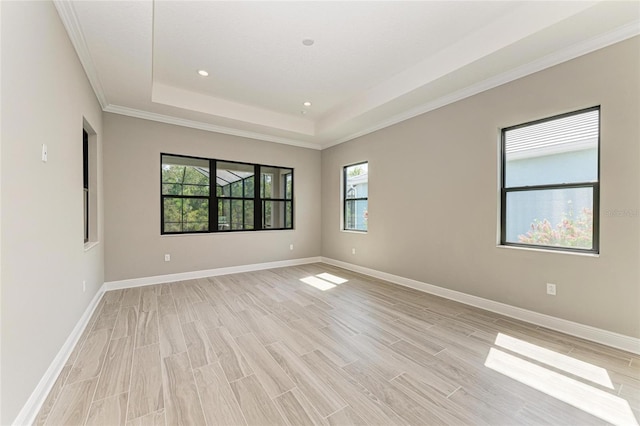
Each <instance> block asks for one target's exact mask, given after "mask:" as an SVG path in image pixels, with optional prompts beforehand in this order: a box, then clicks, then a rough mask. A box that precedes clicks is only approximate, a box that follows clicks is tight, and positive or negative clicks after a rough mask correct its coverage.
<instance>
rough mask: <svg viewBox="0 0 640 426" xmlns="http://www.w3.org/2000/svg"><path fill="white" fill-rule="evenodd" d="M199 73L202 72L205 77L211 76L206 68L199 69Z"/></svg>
mask: <svg viewBox="0 0 640 426" xmlns="http://www.w3.org/2000/svg"><path fill="white" fill-rule="evenodd" d="M198 74H200V75H201V76H203V77H208V76H209V73H208V72H206V71H205V70H198Z"/></svg>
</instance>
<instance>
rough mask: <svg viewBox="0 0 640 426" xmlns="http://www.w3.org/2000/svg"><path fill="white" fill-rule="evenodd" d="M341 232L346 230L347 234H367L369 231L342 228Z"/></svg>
mask: <svg viewBox="0 0 640 426" xmlns="http://www.w3.org/2000/svg"><path fill="white" fill-rule="evenodd" d="M340 232H344V233H346V234H357V235H367V233H368V232H369V231H352V230H349V229H341V230H340Z"/></svg>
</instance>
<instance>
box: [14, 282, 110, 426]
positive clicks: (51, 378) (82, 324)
mask: <svg viewBox="0 0 640 426" xmlns="http://www.w3.org/2000/svg"><path fill="white" fill-rule="evenodd" d="M104 292H105V288H104V285H103V286H101V287H100V289H98V292H97V293H96V295H95V296H93V299H91V302H89V306H87V309H85V311H84V313H83V314H82V316H81V317H80V319H79V320H78V323H77V324H76V326H75V327H74V328H73V330H72V331H71V334H70V335H69V337H67V340H66V341H65V342H64V344H63V345H62V348H60V351H58V354H57V355H56V357H55V358H54V359H53V362H51V364H50V365H49V368H48V369H47V371H46V372H45V373H44V376H42V379H40V382H39V383H38V386H36V388H35V390H34V391H33V392H32V393H31V396H30V397H29V399H28V400H27V402H26V403H25V404H24V406H23V407H22V410H20V412H19V413H18V416H17V417H16V419H15V420H14V421H13V424H14V425H31V424H33V422H34V421H35V419H36V416H37V415H38V412H39V411H40V408H41V407H42V404H44V401H45V399H46V398H47V395H49V392H51V389H52V388H53V385H54V384H55V382H56V379H57V378H58V376H59V375H60V373H61V372H62V369H63V368H64V365H65V364H66V363H67V360H68V359H69V356H70V355H71V352H72V351H73V348H75V346H76V345H77V344H78V341H79V340H80V336H82V333H83V332H84V329H85V328H86V327H87V324H89V320H90V319H91V316H92V315H93V312H94V311H95V309H96V307H97V306H98V303H99V302H100V299H101V298H102V295H103V294H104Z"/></svg>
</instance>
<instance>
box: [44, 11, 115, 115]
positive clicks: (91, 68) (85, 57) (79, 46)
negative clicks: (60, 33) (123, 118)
mask: <svg viewBox="0 0 640 426" xmlns="http://www.w3.org/2000/svg"><path fill="white" fill-rule="evenodd" d="M53 4H54V6H55V7H56V10H57V11H58V15H59V16H60V20H61V21H62V24H63V25H64V27H65V29H66V30H67V34H68V35H69V39H70V40H71V44H73V47H74V48H75V50H76V54H77V55H78V58H79V59H80V63H81V64H82V68H84V72H85V74H86V75H87V78H88V79H89V84H91V87H92V88H93V92H94V93H95V94H96V97H97V98H98V102H100V106H101V107H102V109H104V108H106V107H107V106H108V105H109V102H108V101H107V97H106V95H105V93H104V89H103V88H102V83H101V82H100V77H98V72H97V70H96V66H95V65H94V63H93V59H92V58H91V53H89V48H88V47H87V42H86V40H85V39H84V35H83V33H82V27H81V26H80V23H79V22H78V16H77V15H76V12H75V10H74V9H73V4H72V2H71V1H68V0H53Z"/></svg>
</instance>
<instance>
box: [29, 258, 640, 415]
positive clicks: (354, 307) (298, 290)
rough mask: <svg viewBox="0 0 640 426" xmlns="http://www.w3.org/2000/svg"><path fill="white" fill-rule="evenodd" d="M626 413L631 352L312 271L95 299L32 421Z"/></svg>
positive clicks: (636, 373)
mask: <svg viewBox="0 0 640 426" xmlns="http://www.w3.org/2000/svg"><path fill="white" fill-rule="evenodd" d="M639 419H640V356H637V355H634V354H631V353H628V352H624V351H621V350H617V349H612V348H609V347H606V346H602V345H599V344H595V343H591V342H588V341H585V340H581V339H577V338H574V337H570V336H567V335H564V334H562V333H558V332H555V331H551V330H546V329H542V328H540V327H537V326H535V325H531V324H528V323H524V322H521V321H517V320H513V319H509V318H507V317H503V316H500V315H497V314H493V313H490V312H487V311H484V310H481V309H476V308H473V307H470V306H467V305H463V304H460V303H456V302H453V301H450V300H446V299H442V298H439V297H435V296H432V295H429V294H426V293H422V292H419V291H415V290H412V289H409V288H405V287H401V286H397V285H394V284H390V283H386V282H383V281H379V280H376V279H373V278H370V277H365V276H362V275H358V274H354V273H351V272H348V271H345V270H343V269H339V268H335V267H331V266H328V265H324V264H311V265H304V266H298V267H288V268H280V269H272V270H265V271H259V272H249V273H243V274H235V275H226V276H218V277H211V278H205V279H197V280H190V281H183V282H175V283H170V284H160V285H153V286H147V287H139V288H132V289H126V290H116V291H110V292H107V293H105V295H104V297H103V298H102V300H101V302H100V304H99V306H98V308H97V309H96V312H95V315H94V316H93V318H92V319H91V321H90V323H89V325H88V326H87V328H86V330H85V332H84V334H83V336H82V338H81V340H80V342H79V343H78V345H77V347H76V348H75V350H74V351H73V354H72V355H71V357H70V359H69V360H68V362H67V365H66V366H65V367H64V369H63V371H62V373H61V375H60V377H59V378H58V380H57V382H56V383H55V385H54V387H53V389H52V391H51V393H50V395H49V397H48V398H47V400H46V402H45V403H44V406H43V407H42V409H41V411H40V413H39V415H38V417H37V421H36V424H38V425H41V424H50V425H84V424H88V425H98V424H100V425H125V424H126V425H131V426H134V425H167V426H173V425H215V424H221V425H245V424H249V425H295V426H297V425H307V424H318V425H350V424H356V425H361V424H363V425H364V424H369V425H395V424H402V425H440V424H447V425H463V424H473V425H514V424H525V425H529V424H545V425H547V424H572V425H590V424H625V425H636V424H637V423H638V421H639Z"/></svg>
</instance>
